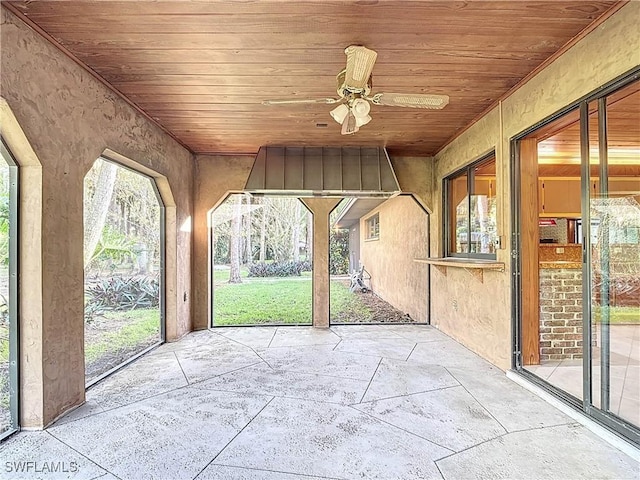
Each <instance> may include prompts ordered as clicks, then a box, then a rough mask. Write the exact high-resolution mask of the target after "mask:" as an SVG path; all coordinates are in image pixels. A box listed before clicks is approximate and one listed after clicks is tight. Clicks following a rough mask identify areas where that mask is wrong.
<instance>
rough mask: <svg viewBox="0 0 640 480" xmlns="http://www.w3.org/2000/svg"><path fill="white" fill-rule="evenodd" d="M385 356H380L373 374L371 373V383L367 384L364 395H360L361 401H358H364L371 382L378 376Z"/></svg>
mask: <svg viewBox="0 0 640 480" xmlns="http://www.w3.org/2000/svg"><path fill="white" fill-rule="evenodd" d="M383 358H384V357H380V361H379V362H378V365H376V369H375V370H374V371H373V375H371V379H370V380H369V383H368V384H367V388H365V390H364V393H363V394H362V397H360V401H359V402H358V403H362V400H364V397H365V395H366V394H367V392H368V391H369V387H370V386H371V383H372V382H373V379H374V378H376V373H378V369H379V368H380V364H381V363H382V360H383Z"/></svg>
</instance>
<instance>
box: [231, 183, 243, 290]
mask: <svg viewBox="0 0 640 480" xmlns="http://www.w3.org/2000/svg"><path fill="white" fill-rule="evenodd" d="M234 197H235V198H234V207H233V216H232V217H231V245H230V247H229V249H230V250H231V252H230V257H231V269H230V270H229V283H242V279H241V278H240V245H241V243H242V240H241V237H240V235H241V231H240V230H241V228H240V227H241V226H242V196H240V195H234Z"/></svg>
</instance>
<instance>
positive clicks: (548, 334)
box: [540, 268, 595, 360]
mask: <svg viewBox="0 0 640 480" xmlns="http://www.w3.org/2000/svg"><path fill="white" fill-rule="evenodd" d="M592 335H593V338H592V341H593V342H595V329H594V330H593V332H592ZM579 358H582V270H581V269H570V268H542V269H540V360H562V359H579Z"/></svg>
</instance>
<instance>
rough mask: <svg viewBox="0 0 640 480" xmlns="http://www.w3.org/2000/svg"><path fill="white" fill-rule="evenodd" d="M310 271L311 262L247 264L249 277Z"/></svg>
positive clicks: (286, 274)
mask: <svg viewBox="0 0 640 480" xmlns="http://www.w3.org/2000/svg"><path fill="white" fill-rule="evenodd" d="M310 271H311V262H309V261H303V262H274V263H264V262H258V263H252V264H251V265H249V276H250V277H290V276H293V275H300V273H302V272H310Z"/></svg>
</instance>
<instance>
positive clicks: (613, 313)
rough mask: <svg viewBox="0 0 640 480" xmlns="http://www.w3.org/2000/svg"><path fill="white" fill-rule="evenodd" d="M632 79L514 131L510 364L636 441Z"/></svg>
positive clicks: (639, 229)
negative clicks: (513, 327)
mask: <svg viewBox="0 0 640 480" xmlns="http://www.w3.org/2000/svg"><path fill="white" fill-rule="evenodd" d="M639 78H640V70H638V71H636V72H634V73H633V74H631V75H629V76H627V77H626V78H624V79H620V80H618V81H617V82H615V83H612V84H611V85H607V86H605V87H603V88H602V89H599V91H598V92H597V93H594V94H593V95H592V96H590V97H588V98H586V99H583V100H581V101H579V102H577V103H576V104H574V105H571V106H568V107H567V108H566V109H565V110H564V112H560V113H559V114H557V115H555V116H553V117H552V118H549V119H548V120H545V121H544V122H541V123H540V124H538V125H536V126H534V127H532V128H531V129H529V130H527V131H525V132H523V133H522V134H521V135H519V136H518V137H517V138H516V139H515V140H514V155H515V157H514V165H515V167H516V168H515V169H514V177H513V180H514V184H515V185H518V186H519V189H516V190H515V193H514V199H513V204H514V222H513V223H514V228H515V231H514V236H513V238H514V253H515V254H516V255H515V258H516V262H515V269H516V274H515V275H514V280H513V288H514V291H515V292H518V293H517V295H516V297H515V299H514V314H515V315H514V316H515V318H517V323H516V327H517V328H516V335H515V337H514V344H515V348H514V352H515V353H514V365H515V368H516V370H518V371H519V372H521V373H522V374H523V375H525V376H527V377H528V378H530V379H531V380H532V381H534V382H535V383H538V384H539V385H541V386H543V387H544V388H546V389H548V390H549V391H550V392H552V393H554V394H556V395H557V396H558V397H559V398H561V399H563V400H564V401H566V402H567V403H569V404H571V405H573V406H575V407H577V408H581V409H582V410H583V411H584V412H585V413H586V414H588V415H590V416H592V417H594V418H596V419H597V420H598V421H600V422H601V423H602V424H605V425H606V426H608V427H610V428H612V429H614V430H616V431H617V432H619V433H621V434H622V435H624V436H625V437H627V438H629V439H631V440H633V441H635V442H640V80H639ZM552 187H553V188H552ZM557 187H559V188H557ZM536 205H537V215H535V213H536V212H535V211H534V210H535V208H536ZM532 212H533V213H532Z"/></svg>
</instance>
